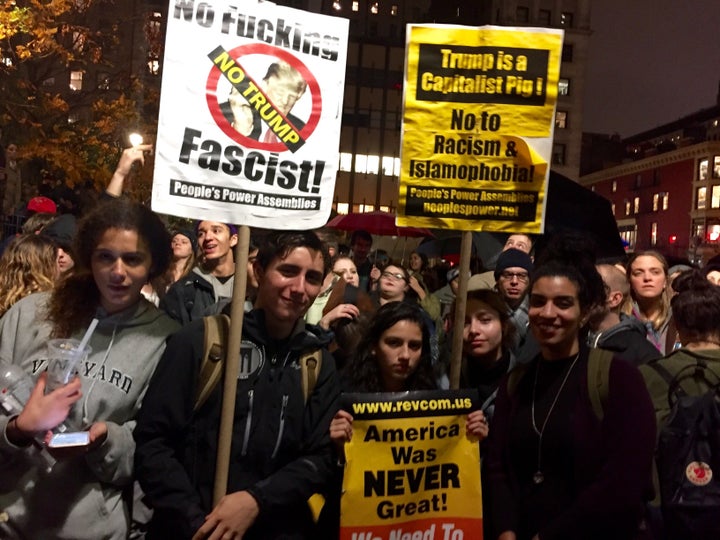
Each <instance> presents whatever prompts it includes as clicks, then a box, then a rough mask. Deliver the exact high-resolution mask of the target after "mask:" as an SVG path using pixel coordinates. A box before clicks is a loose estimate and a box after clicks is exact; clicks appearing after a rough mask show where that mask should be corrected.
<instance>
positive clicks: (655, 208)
mask: <svg viewBox="0 0 720 540" xmlns="http://www.w3.org/2000/svg"><path fill="white" fill-rule="evenodd" d="M658 208H660V194H659V193H655V195H653V212H657V211H658Z"/></svg>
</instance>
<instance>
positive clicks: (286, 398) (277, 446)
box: [270, 394, 290, 459]
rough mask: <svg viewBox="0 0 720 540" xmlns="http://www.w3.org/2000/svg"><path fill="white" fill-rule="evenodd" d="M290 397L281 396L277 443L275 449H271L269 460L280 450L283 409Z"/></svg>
mask: <svg viewBox="0 0 720 540" xmlns="http://www.w3.org/2000/svg"><path fill="white" fill-rule="evenodd" d="M289 399H290V396H289V395H288V394H284V395H283V399H282V407H280V427H279V428H278V436H277V441H275V448H273V452H272V455H271V456H270V459H275V456H276V455H277V453H278V450H280V441H281V440H282V436H283V432H284V431H285V409H287V404H288V400H289Z"/></svg>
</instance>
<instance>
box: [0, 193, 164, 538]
mask: <svg viewBox="0 0 720 540" xmlns="http://www.w3.org/2000/svg"><path fill="white" fill-rule="evenodd" d="M74 254H75V255H76V258H75V262H76V266H75V269H74V272H73V274H72V275H70V276H67V277H66V278H65V279H64V280H63V281H61V282H60V283H59V284H58V285H57V286H56V287H55V289H53V290H52V292H45V293H38V294H33V295H30V296H27V297H25V298H23V299H22V300H20V301H19V302H17V303H16V304H15V305H14V306H12V308H10V310H9V311H8V312H7V313H6V314H5V316H4V317H3V318H2V319H1V320H0V359H2V362H3V363H12V364H15V365H18V366H20V367H21V368H23V369H24V370H25V371H26V372H27V373H28V374H29V375H30V376H31V377H33V378H35V379H37V382H36V384H35V387H34V389H33V391H32V393H31V395H30V398H29V400H28V401H27V403H26V404H25V406H24V408H23V409H22V412H20V413H19V414H18V415H16V416H12V417H10V418H8V417H5V416H0V507H1V508H2V509H3V512H4V515H5V521H4V524H3V525H2V527H5V529H2V528H0V531H2V532H4V533H7V531H12V534H10V533H7V534H9V536H10V538H15V537H17V538H60V539H74V540H84V539H87V540H98V539H113V540H114V539H117V540H121V539H125V538H126V537H127V534H128V527H129V523H128V508H127V506H126V504H125V499H124V498H123V491H124V490H125V489H126V488H127V487H130V485H131V483H132V474H133V454H134V450H135V443H134V441H133V437H132V430H133V428H134V425H135V420H134V419H135V416H136V414H137V412H138V410H139V408H140V402H141V400H142V397H143V395H144V393H145V389H146V386H147V384H148V382H149V380H150V376H151V375H152V373H153V371H154V369H155V365H156V364H157V362H158V360H159V358H160V355H161V354H162V352H163V351H164V349H165V340H166V338H167V337H168V336H169V335H170V334H171V333H172V332H174V331H175V330H176V329H177V328H178V325H177V323H175V322H174V321H172V320H171V319H170V318H169V317H168V316H167V315H165V314H164V313H163V312H161V311H159V310H158V309H157V308H156V307H155V306H154V305H152V304H151V303H150V302H148V301H146V300H145V299H144V298H143V297H142V295H141V292H140V291H141V289H142V287H143V285H144V284H145V283H147V281H148V279H149V278H152V277H154V276H157V275H160V274H161V273H162V272H164V271H165V269H166V268H167V265H168V262H169V260H170V238H169V235H168V233H167V231H166V230H165V227H164V225H163V224H162V222H161V221H160V219H159V218H158V217H157V216H156V215H155V214H153V213H152V212H151V211H150V210H149V209H147V208H145V207H143V206H140V205H137V204H134V203H131V202H129V201H127V200H123V199H118V200H114V201H109V202H107V203H103V204H101V205H100V206H98V207H96V209H95V210H93V211H92V212H91V213H90V214H89V215H88V216H86V217H85V218H84V219H83V220H82V221H81V222H80V224H79V228H78V233H77V238H76V241H75V249H74ZM94 320H96V321H97V323H96V327H95V329H94V331H93V332H92V334H91V336H90V338H89V346H90V349H91V352H90V353H89V356H88V357H87V359H86V360H85V361H84V362H82V363H81V364H80V365H79V366H78V368H77V376H76V377H75V378H74V379H73V380H72V381H71V382H69V383H68V384H66V385H64V386H61V387H59V388H57V389H55V390H53V391H51V392H48V393H46V392H45V390H46V381H47V374H46V372H45V370H46V368H47V358H48V357H47V353H46V344H47V341H48V339H49V338H51V337H53V338H75V339H80V338H81V337H82V336H84V335H85V334H86V331H87V330H88V329H89V327H90V326H91V323H93V322H94ZM60 424H65V425H66V426H68V427H70V428H72V429H74V430H84V431H88V432H89V444H88V445H85V446H79V447H73V448H65V449H62V452H58V451H57V450H54V451H53V453H54V455H55V457H56V458H57V462H56V463H55V465H54V466H53V468H52V470H51V471H50V472H46V471H45V470H44V468H43V467H41V466H39V465H38V462H37V459H36V458H37V455H36V452H35V451H34V446H33V444H32V442H33V440H34V439H35V440H36V439H38V438H42V437H43V436H45V435H46V434H47V432H48V431H49V430H52V429H54V428H56V427H57V426H58V425H60ZM4 537H5V536H4Z"/></svg>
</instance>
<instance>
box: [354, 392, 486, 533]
mask: <svg viewBox="0 0 720 540" xmlns="http://www.w3.org/2000/svg"><path fill="white" fill-rule="evenodd" d="M475 396H476V393H475V392H472V391H432V392H429V391H428V392H405V393H392V394H346V395H345V396H344V398H345V400H346V402H347V405H345V406H343V408H344V409H345V410H348V411H351V414H352V415H353V436H352V439H351V441H350V442H349V443H347V444H346V445H345V458H346V466H345V472H344V477H343V494H342V498H341V517H340V538H341V540H409V539H417V540H462V539H468V540H469V539H470V538H472V539H481V538H482V491H481V487H480V449H479V444H478V440H477V439H476V438H473V437H470V436H468V435H467V433H466V427H465V424H466V418H467V413H468V412H469V411H471V410H473V408H477V407H475V405H476V402H477V399H476V397H475Z"/></svg>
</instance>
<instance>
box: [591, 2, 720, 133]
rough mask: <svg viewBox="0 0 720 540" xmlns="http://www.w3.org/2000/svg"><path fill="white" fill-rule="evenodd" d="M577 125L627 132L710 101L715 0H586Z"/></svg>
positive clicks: (718, 20) (718, 57) (717, 63)
mask: <svg viewBox="0 0 720 540" xmlns="http://www.w3.org/2000/svg"><path fill="white" fill-rule="evenodd" d="M591 26H592V28H593V34H592V36H591V38H590V53H589V61H588V68H587V79H586V88H585V111H584V120H583V130H584V131H589V132H594V133H614V132H617V133H619V134H620V135H621V136H622V137H628V136H631V135H635V134H637V133H640V132H642V131H645V130H648V129H651V128H653V127H656V126H658V125H661V124H664V123H667V122H672V121H673V120H677V119H678V118H680V117H682V116H684V115H686V114H689V113H692V112H695V111H697V110H699V109H703V108H706V107H711V106H712V105H714V104H715V102H716V97H717V94H718V83H720V0H592V19H591Z"/></svg>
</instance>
